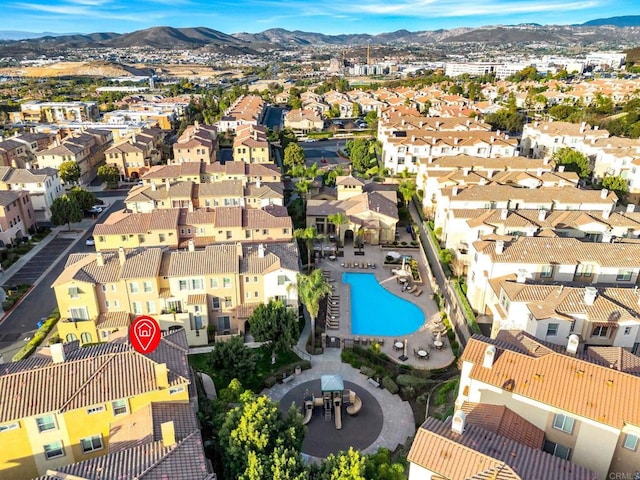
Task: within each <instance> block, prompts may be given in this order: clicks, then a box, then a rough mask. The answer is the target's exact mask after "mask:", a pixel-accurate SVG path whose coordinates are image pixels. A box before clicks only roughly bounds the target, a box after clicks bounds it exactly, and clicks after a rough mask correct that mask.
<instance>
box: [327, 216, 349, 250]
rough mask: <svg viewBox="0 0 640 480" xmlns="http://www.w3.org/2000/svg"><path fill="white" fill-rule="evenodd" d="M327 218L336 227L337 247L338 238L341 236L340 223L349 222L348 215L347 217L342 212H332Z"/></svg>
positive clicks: (338, 243)
mask: <svg viewBox="0 0 640 480" xmlns="http://www.w3.org/2000/svg"><path fill="white" fill-rule="evenodd" d="M327 220H329V222H331V223H333V224H334V225H335V227H336V237H337V245H338V248H340V238H341V235H340V234H341V232H340V227H341V226H342V225H346V224H347V223H349V217H347V216H346V215H345V214H344V213H343V212H338V213H332V214H330V215H328V216H327Z"/></svg>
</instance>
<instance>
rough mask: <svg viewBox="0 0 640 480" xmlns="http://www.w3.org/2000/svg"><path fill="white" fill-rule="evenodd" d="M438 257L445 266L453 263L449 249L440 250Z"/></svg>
mask: <svg viewBox="0 0 640 480" xmlns="http://www.w3.org/2000/svg"><path fill="white" fill-rule="evenodd" d="M438 257H440V261H441V262H442V263H444V264H445V265H449V264H450V263H451V262H452V261H453V253H452V252H451V250H449V249H444V250H440V253H439V254H438Z"/></svg>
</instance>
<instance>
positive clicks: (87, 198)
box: [67, 187, 98, 210]
mask: <svg viewBox="0 0 640 480" xmlns="http://www.w3.org/2000/svg"><path fill="white" fill-rule="evenodd" d="M67 196H68V197H69V198H71V199H73V200H75V202H76V203H77V204H78V205H79V206H80V210H89V209H90V208H91V207H93V206H94V205H95V204H96V203H97V201H98V200H97V199H96V196H95V195H94V194H93V192H90V191H89V190H85V189H84V188H80V187H74V188H72V189H71V190H70V191H69V193H67Z"/></svg>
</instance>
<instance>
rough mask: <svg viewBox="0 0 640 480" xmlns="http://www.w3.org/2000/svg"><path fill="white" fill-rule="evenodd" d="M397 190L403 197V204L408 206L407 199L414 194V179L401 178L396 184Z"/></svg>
mask: <svg viewBox="0 0 640 480" xmlns="http://www.w3.org/2000/svg"><path fill="white" fill-rule="evenodd" d="M398 191H399V192H400V194H401V195H402V198H403V199H404V203H405V205H406V206H407V207H408V206H409V201H410V200H411V199H412V198H413V196H414V195H415V194H416V181H415V180H414V179H413V178H409V179H407V180H403V181H401V182H400V183H399V184H398Z"/></svg>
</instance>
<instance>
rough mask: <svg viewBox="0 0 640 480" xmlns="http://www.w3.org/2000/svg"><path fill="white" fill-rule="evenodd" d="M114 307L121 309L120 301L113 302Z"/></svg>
mask: <svg viewBox="0 0 640 480" xmlns="http://www.w3.org/2000/svg"><path fill="white" fill-rule="evenodd" d="M113 306H114V307H116V308H119V307H120V300H114V301H113Z"/></svg>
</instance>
